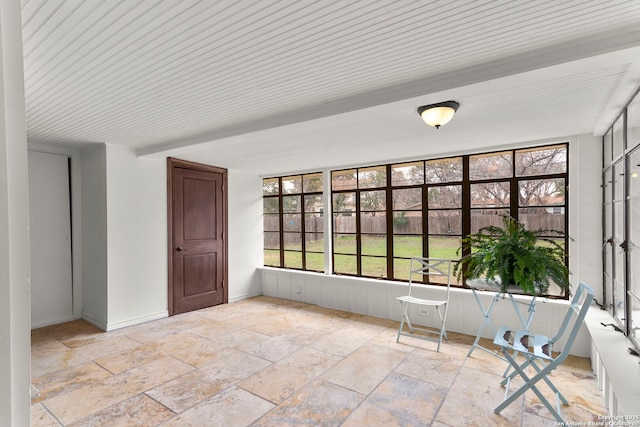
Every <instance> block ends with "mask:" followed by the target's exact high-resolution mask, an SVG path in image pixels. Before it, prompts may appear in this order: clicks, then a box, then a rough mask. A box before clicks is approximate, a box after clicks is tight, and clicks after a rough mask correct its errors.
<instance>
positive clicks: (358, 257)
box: [355, 188, 362, 276]
mask: <svg viewBox="0 0 640 427" xmlns="http://www.w3.org/2000/svg"><path fill="white" fill-rule="evenodd" d="M355 193H356V194H355V195H356V206H355V208H356V274H357V275H358V276H362V229H361V227H360V224H361V221H360V215H361V212H360V189H359V188H358V189H356V191H355Z"/></svg>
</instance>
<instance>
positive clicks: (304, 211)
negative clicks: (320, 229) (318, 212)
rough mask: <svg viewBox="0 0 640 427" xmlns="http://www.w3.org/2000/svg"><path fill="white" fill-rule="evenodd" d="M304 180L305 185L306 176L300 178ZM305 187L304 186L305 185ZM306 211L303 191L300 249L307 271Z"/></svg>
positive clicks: (303, 266) (301, 196)
mask: <svg viewBox="0 0 640 427" xmlns="http://www.w3.org/2000/svg"><path fill="white" fill-rule="evenodd" d="M300 179H301V180H302V182H303V183H304V176H302V177H301V178H300ZM303 185H304V184H303ZM306 215H307V212H306V209H305V205H304V189H303V190H302V193H301V194H300V233H301V235H300V240H301V241H300V247H301V249H302V255H301V256H302V269H303V270H306V269H307V251H306V248H307V245H306V241H307V235H306V234H305V222H306Z"/></svg>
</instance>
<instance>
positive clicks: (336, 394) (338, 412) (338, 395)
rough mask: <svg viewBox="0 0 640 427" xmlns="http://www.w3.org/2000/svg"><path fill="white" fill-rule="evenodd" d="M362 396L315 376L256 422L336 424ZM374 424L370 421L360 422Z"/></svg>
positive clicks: (263, 423) (339, 422)
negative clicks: (314, 378) (315, 378)
mask: <svg viewBox="0 0 640 427" xmlns="http://www.w3.org/2000/svg"><path fill="white" fill-rule="evenodd" d="M363 399H364V396H363V395H361V394H359V393H356V392H354V391H351V390H347V389H345V388H342V387H339V386H337V385H335V384H331V383H329V382H326V381H322V380H315V381H313V382H311V383H310V384H308V385H307V386H306V387H304V388H303V389H301V390H299V391H297V392H296V393H294V394H293V395H292V396H291V397H290V398H289V399H287V400H286V401H285V402H284V403H282V404H281V405H279V406H278V407H277V408H275V409H274V410H273V411H271V412H269V413H268V414H266V415H265V416H264V417H263V418H261V419H260V420H258V421H257V422H256V423H255V424H254V425H255V426H265V427H267V426H269V427H271V426H339V425H341V424H342V422H343V421H344V420H345V418H347V417H348V416H349V415H350V414H351V413H352V412H353V411H354V409H355V408H356V407H357V406H358V405H359V404H360V402H362V400H363ZM362 425H373V424H360V426H362Z"/></svg>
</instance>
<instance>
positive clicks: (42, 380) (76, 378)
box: [32, 362, 111, 402]
mask: <svg viewBox="0 0 640 427" xmlns="http://www.w3.org/2000/svg"><path fill="white" fill-rule="evenodd" d="M110 376H111V373H110V372H108V371H106V370H104V369H102V368H101V367H99V366H98V365H96V364H95V363H90V362H89V363H84V364H82V365H78V366H74V367H71V368H67V369H63V370H60V371H56V372H54V373H51V374H47V375H43V376H41V377H37V378H34V379H33V381H32V383H33V385H34V386H35V387H36V388H37V389H38V391H39V392H40V394H39V396H38V397H37V398H34V399H32V402H39V401H41V400H44V399H47V398H49V397H52V396H55V395H56V394H58V393H61V392H64V393H68V392H70V391H73V390H76V389H79V388H82V387H84V386H86V385H88V384H92V383H94V382H96V381H98V380H101V379H104V378H108V377H110Z"/></svg>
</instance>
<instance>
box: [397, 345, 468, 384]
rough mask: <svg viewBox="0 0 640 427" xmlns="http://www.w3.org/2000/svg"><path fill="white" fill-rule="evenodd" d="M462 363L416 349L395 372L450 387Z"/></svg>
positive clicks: (441, 354)
mask: <svg viewBox="0 0 640 427" xmlns="http://www.w3.org/2000/svg"><path fill="white" fill-rule="evenodd" d="M461 367H462V363H461V362H460V361H459V360H457V359H454V358H452V357H451V356H449V355H447V354H444V353H435V352H432V351H425V350H421V349H417V350H415V351H414V352H412V353H411V354H409V355H408V356H407V358H406V359H404V360H403V361H402V363H400V365H398V367H397V368H396V369H395V372H397V373H399V374H404V375H407V376H409V377H413V378H417V379H420V380H423V381H427V382H430V383H432V384H437V385H440V386H443V387H450V386H451V384H452V383H453V380H454V378H455V377H456V375H457V374H458V371H459V370H460V368H461Z"/></svg>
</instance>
